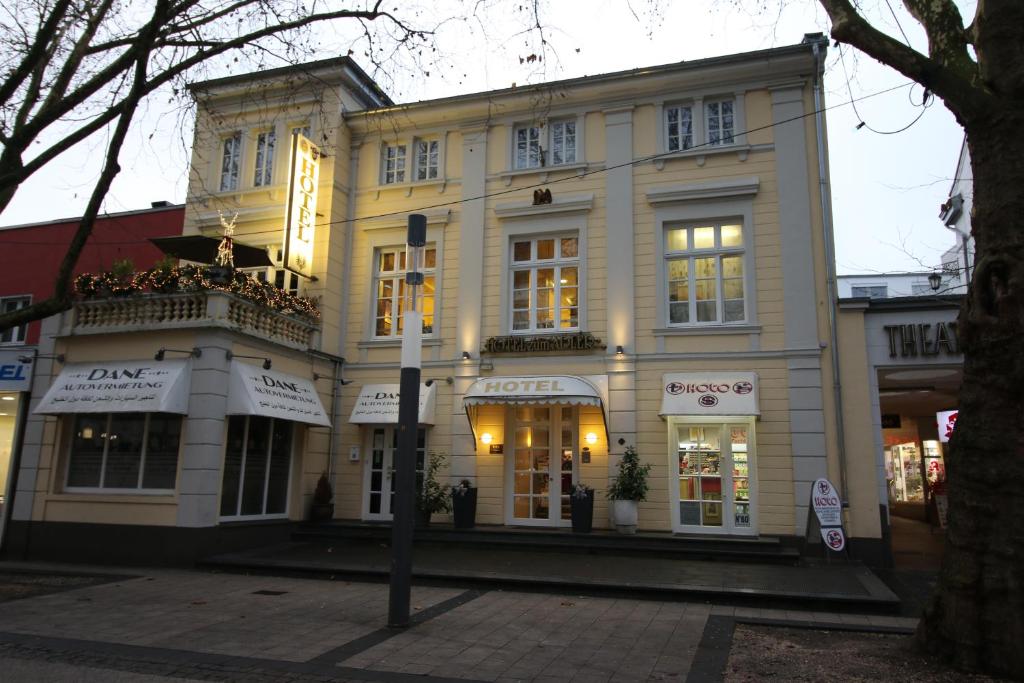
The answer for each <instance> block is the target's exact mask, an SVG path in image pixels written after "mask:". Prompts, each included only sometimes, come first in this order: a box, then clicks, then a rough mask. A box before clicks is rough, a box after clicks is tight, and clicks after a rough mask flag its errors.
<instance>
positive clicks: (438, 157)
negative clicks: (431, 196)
mask: <svg viewBox="0 0 1024 683" xmlns="http://www.w3.org/2000/svg"><path fill="white" fill-rule="evenodd" d="M446 140H447V136H446V134H445V133H444V132H436V133H431V132H425V133H423V134H420V135H409V136H407V137H400V138H394V139H391V140H384V141H383V142H381V153H380V174H379V175H380V178H379V182H380V185H381V186H383V187H396V186H405V187H406V188H408V190H409V191H410V192H411V191H412V187H413V186H416V185H431V184H434V183H440V184H442V185H444V184H445V183H446V177H445V170H444V169H445V146H446ZM420 145H426V147H427V152H426V154H425V155H421V154H420ZM431 145H434V146H435V148H436V153H435V155H434V157H435V158H434V163H433V164H431V163H430V157H431V154H430V146H431ZM398 149H404V150H405V156H404V160H405V166H404V173H403V175H402V178H401V179H399V178H398V177H397V176H398V172H397V169H390V170H389V169H388V162H389V159H388V154H389V150H398ZM421 162H423V163H422V164H421ZM421 171H422V172H423V174H424V176H425V177H424V178H420V177H419V176H420V172H421ZM431 173H433V175H431Z"/></svg>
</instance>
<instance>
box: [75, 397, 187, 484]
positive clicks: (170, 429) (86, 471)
mask: <svg viewBox="0 0 1024 683" xmlns="http://www.w3.org/2000/svg"><path fill="white" fill-rule="evenodd" d="M180 437H181V416H180V415H168V414H164V413H101V414H88V415H77V416H76V417H75V423H74V429H73V430H72V433H71V451H70V454H69V456H68V469H67V488H68V489H78V488H85V489H114V490H129V489H135V490H138V489H142V490H151V491H153V490H155V491H172V490H174V482H175V480H176V479H177V476H178V442H179V440H180Z"/></svg>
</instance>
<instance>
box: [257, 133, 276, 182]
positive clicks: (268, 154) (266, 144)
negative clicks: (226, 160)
mask: <svg viewBox="0 0 1024 683" xmlns="http://www.w3.org/2000/svg"><path fill="white" fill-rule="evenodd" d="M276 141H277V135H276V133H275V132H274V130H273V129H271V130H268V131H263V132H262V133H260V134H259V135H257V136H256V174H255V176H254V177H253V181H252V184H253V185H254V186H256V187H260V186H262V185H270V184H271V183H272V182H273V176H274V146H275V143H276Z"/></svg>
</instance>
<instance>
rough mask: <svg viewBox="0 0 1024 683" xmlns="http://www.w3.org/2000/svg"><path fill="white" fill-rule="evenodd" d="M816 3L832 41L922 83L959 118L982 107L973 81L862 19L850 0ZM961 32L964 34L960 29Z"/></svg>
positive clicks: (983, 104) (982, 98)
mask: <svg viewBox="0 0 1024 683" xmlns="http://www.w3.org/2000/svg"><path fill="white" fill-rule="evenodd" d="M911 1H913V0H911ZM940 1H941V2H945V0H940ZM819 2H820V3H821V6H822V7H823V8H824V9H825V12H826V13H828V16H829V19H830V20H831V21H832V37H833V38H835V39H836V40H839V41H841V42H844V43H849V44H850V45H853V46H854V47H856V48H857V49H859V50H861V51H862V52H864V53H866V54H868V55H870V56H872V57H874V58H875V59H877V60H878V61H880V62H882V63H884V64H888V65H889V66H891V67H892V68H894V69H896V70H897V71H899V72H900V73H902V74H903V75H905V76H907V77H908V78H911V79H913V80H915V81H917V82H918V83H920V84H922V85H923V86H925V87H926V88H928V89H929V90H931V91H932V92H934V93H935V94H937V95H938V96H939V97H941V98H942V99H943V100H944V101H945V102H946V106H947V107H949V109H950V110H951V111H952V112H953V113H954V114H955V115H957V116H958V117H960V118H961V119H962V118H963V117H964V116H966V115H968V114H969V113H972V112H974V111H976V109H977V108H978V107H979V106H980V107H984V106H985V102H984V100H985V97H984V96H981V97H979V95H980V94H981V93H978V92H977V89H976V88H975V85H976V80H972V79H970V78H967V77H965V76H964V75H963V74H961V73H959V72H958V71H957V70H955V69H947V68H945V66H944V65H943V63H942V62H940V61H938V60H935V59H932V58H929V57H926V56H925V55H922V54H921V53H920V52H918V51H917V50H914V49H913V48H910V47H908V46H906V45H904V44H903V43H901V42H899V41H898V40H896V39H895V38H892V37H891V36H888V35H886V34H885V33H882V32H881V31H879V30H878V29H876V28H875V27H874V26H872V25H871V24H870V23H869V22H868V21H867V19H865V18H864V17H863V16H861V15H860V14H859V13H858V12H857V9H856V8H855V7H854V6H853V4H851V2H850V1H849V0H819ZM960 31H961V32H962V31H963V28H962V27H961V29H960Z"/></svg>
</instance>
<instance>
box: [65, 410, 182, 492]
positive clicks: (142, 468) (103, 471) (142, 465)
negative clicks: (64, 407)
mask: <svg viewBox="0 0 1024 683" xmlns="http://www.w3.org/2000/svg"><path fill="white" fill-rule="evenodd" d="M163 414H164V413H144V415H145V416H146V421H145V424H144V426H143V429H142V452H141V453H139V477H138V486H136V487H135V488H108V487H105V486H104V483H105V481H106V477H107V455H108V454H109V452H110V439H109V438H106V439H104V442H103V455H102V457H101V459H100V483H99V486H71V485H69V484H68V480H69V479H70V477H71V458H72V456H73V455H74V452H73V451H74V446H75V435H74V433H73V431H74V428H75V422H76V421H77V419H78V417H79V415H78V414H75V415H70V416H68V417H69V419H68V420H67V421H66V424H68V425H69V430H70V431H71V432H72V433H71V434H69V437H68V445H67V459H66V460H65V467H64V482H63V490H64V492H66V493H102V494H113V495H158V496H166V495H169V494H173V493H174V492H175V491H176V490H177V484H178V475H179V473H180V471H181V453H182V446H183V444H184V441H185V440H184V438H183V437H184V435H185V425H184V424H182V425H181V426H180V428H179V430H178V456H177V461H176V463H175V475H174V484H175V485H174V487H172V488H169V489H144V488H142V481H143V476H144V474H145V472H146V451H147V449H148V445H149V425H150V423H151V421H152V417H153V415H163ZM100 415H105V416H106V418H107V419H106V423H105V424H106V427H104V429H106V433H107V434H109V433H110V426H111V423H112V421H113V418H114V415H115V413H100ZM168 415H169V417H170V418H171V419H174V418H177V419H178V420H181V421H183V420H184V418H183V417H182V416H181V415H173V414H168Z"/></svg>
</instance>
